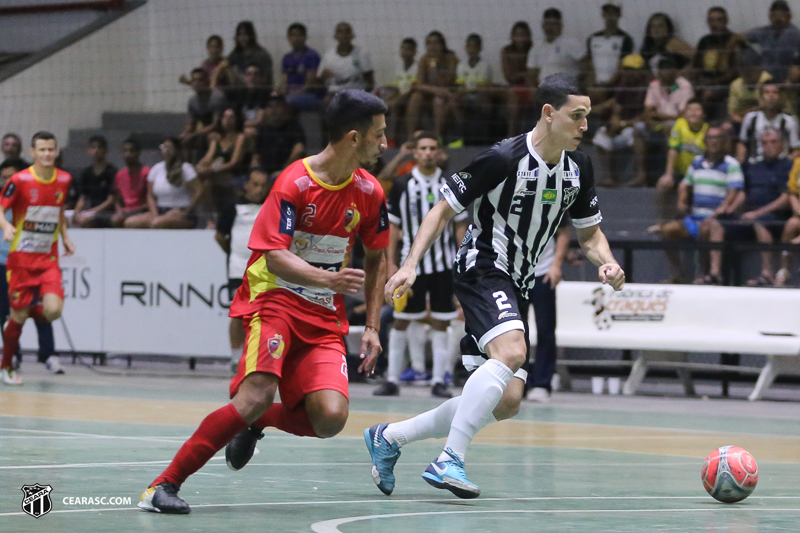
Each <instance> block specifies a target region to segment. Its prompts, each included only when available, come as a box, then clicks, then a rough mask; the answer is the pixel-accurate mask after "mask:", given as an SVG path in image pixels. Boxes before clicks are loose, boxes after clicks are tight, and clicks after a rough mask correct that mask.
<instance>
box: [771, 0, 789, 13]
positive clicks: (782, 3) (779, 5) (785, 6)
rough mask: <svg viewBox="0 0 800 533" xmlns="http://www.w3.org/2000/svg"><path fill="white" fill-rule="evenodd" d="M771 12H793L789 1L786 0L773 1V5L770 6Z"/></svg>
mask: <svg viewBox="0 0 800 533" xmlns="http://www.w3.org/2000/svg"><path fill="white" fill-rule="evenodd" d="M769 11H770V13H771V12H773V11H785V12H787V13H791V12H792V10H791V9H790V8H789V2H787V1H786V0H775V1H774V2H772V5H771V6H769Z"/></svg>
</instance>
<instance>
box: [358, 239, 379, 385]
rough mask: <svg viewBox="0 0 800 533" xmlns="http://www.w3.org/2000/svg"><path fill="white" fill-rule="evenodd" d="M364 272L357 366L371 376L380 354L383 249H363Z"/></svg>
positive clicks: (360, 370)
mask: <svg viewBox="0 0 800 533" xmlns="http://www.w3.org/2000/svg"><path fill="white" fill-rule="evenodd" d="M364 270H365V274H366V281H365V283H364V296H365V299H366V304H367V320H366V327H365V329H364V335H362V336H361V351H360V352H359V355H360V357H361V359H362V361H361V364H360V365H359V366H358V371H359V372H364V373H365V374H366V375H368V376H371V375H372V373H373V372H374V370H375V363H377V362H378V355H379V354H380V353H381V341H380V338H379V337H378V332H379V331H380V327H381V305H382V303H383V301H382V300H383V297H382V296H383V295H382V294H381V288H382V287H383V285H384V284H385V283H386V251H385V250H384V249H378V250H370V249H369V248H364Z"/></svg>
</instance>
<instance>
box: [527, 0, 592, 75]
mask: <svg viewBox="0 0 800 533" xmlns="http://www.w3.org/2000/svg"><path fill="white" fill-rule="evenodd" d="M563 29H564V23H563V21H562V19H561V11H560V10H558V9H556V8H554V7H551V8H548V9H546V10H545V12H544V14H543V16H542V31H543V32H544V42H541V43H539V44H538V45H536V46H534V47H533V49H532V50H531V52H530V54H528V65H527V66H528V80H529V83H530V84H531V85H533V86H538V85H539V82H540V81H541V80H543V79H545V78H546V77H548V76H550V75H551V74H558V73H562V74H569V75H570V76H578V75H579V74H580V64H579V61H580V60H581V58H582V57H583V54H584V50H583V46H582V45H581V43H580V42H579V41H578V40H577V39H573V38H572V37H565V36H563V35H561V31H562V30H563Z"/></svg>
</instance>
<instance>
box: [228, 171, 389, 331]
mask: <svg viewBox="0 0 800 533" xmlns="http://www.w3.org/2000/svg"><path fill="white" fill-rule="evenodd" d="M356 235H358V236H359V238H360V239H361V242H362V243H363V244H364V247H365V248H368V249H371V250H377V249H381V248H386V246H387V245H388V244H389V220H388V216H387V210H386V199H385V197H384V194H383V189H382V188H381V186H380V184H379V183H378V180H376V179H375V178H374V177H373V176H372V175H370V174H369V173H368V172H367V171H365V170H363V169H357V170H356V171H355V172H354V173H353V174H352V175H351V176H350V178H349V179H348V180H347V181H346V182H344V183H342V184H340V185H337V186H332V185H328V184H327V183H324V182H322V181H321V180H320V179H319V178H318V177H317V176H316V175H315V174H314V172H313V171H312V170H311V169H310V168H309V166H308V164H307V162H306V160H305V159H304V160H301V161H297V162H295V163H293V164H292V165H290V166H289V167H288V168H286V170H284V171H283V172H282V173H281V175H280V176H278V179H277V180H276V181H275V184H274V185H273V187H272V190H271V191H270V194H269V197H268V198H267V200H266V202H264V205H263V206H262V207H261V211H260V212H259V214H258V217H257V218H256V222H255V225H254V226H253V231H252V233H251V234H250V242H249V243H248V247H249V248H250V249H251V250H252V251H253V253H252V254H251V256H250V260H249V261H248V263H247V270H246V271H245V274H244V279H243V283H242V286H241V287H240V288H239V290H238V291H237V293H236V296H235V298H234V299H233V302H232V303H231V309H230V315H231V316H233V317H243V316H251V315H255V314H256V313H258V311H259V310H260V309H261V308H262V307H263V306H264V305H267V304H269V305H270V306H272V305H273V304H276V303H277V304H278V305H280V306H282V307H285V308H286V309H289V310H293V311H295V312H296V314H295V316H297V317H298V318H299V319H301V320H306V321H309V322H312V323H314V324H317V325H319V326H320V327H322V328H324V329H328V330H331V331H336V332H338V333H342V334H345V335H346V334H347V332H348V324H347V318H346V315H345V313H344V306H343V305H342V297H341V295H337V294H334V292H333V291H331V290H330V289H325V288H318V287H306V286H303V285H297V284H294V283H290V282H288V281H286V280H283V279H281V278H279V277H278V276H276V275H274V274H272V273H270V272H269V269H268V268H267V262H266V258H265V257H264V252H266V251H269V250H279V249H285V250H289V251H290V252H292V253H293V254H295V255H296V256H297V257H299V258H300V259H302V260H304V261H306V262H307V263H308V264H310V265H312V266H314V267H317V268H322V269H325V270H331V271H334V272H338V271H339V270H341V269H342V268H344V267H346V266H347V265H348V262H349V257H350V250H351V248H352V246H353V242H354V240H355V237H356Z"/></svg>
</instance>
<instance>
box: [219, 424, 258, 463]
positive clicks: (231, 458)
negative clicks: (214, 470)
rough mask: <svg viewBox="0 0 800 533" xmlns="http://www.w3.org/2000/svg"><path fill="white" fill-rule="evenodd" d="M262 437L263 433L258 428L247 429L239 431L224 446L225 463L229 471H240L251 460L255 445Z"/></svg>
mask: <svg viewBox="0 0 800 533" xmlns="http://www.w3.org/2000/svg"><path fill="white" fill-rule="evenodd" d="M263 437H264V432H263V431H261V430H260V429H258V428H247V429H245V430H244V431H240V432H239V433H238V434H237V435H236V436H235V437H233V440H232V441H230V442H229V443H228V445H227V446H225V462H226V463H228V468H230V469H231V470H241V469H242V468H244V467H245V465H246V464H247V463H248V462H250V459H252V458H253V454H254V453H255V451H256V443H257V442H258V441H260V440H261V439H262V438H263Z"/></svg>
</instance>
